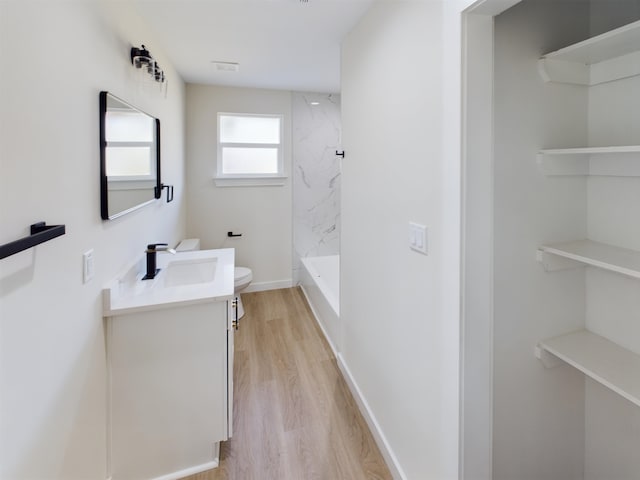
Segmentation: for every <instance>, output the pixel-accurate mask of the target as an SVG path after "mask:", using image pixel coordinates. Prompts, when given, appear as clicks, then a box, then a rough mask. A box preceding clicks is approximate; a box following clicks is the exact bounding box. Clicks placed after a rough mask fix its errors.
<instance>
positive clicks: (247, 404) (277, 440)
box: [188, 288, 392, 480]
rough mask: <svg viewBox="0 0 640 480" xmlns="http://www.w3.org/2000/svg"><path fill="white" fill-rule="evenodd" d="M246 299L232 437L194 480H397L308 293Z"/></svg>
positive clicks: (237, 356) (238, 344)
mask: <svg viewBox="0 0 640 480" xmlns="http://www.w3.org/2000/svg"><path fill="white" fill-rule="evenodd" d="M242 300H243V303H244V309H245V316H244V317H243V318H242V319H241V320H240V329H239V330H238V331H236V336H235V372H234V412H233V416H234V422H233V430H234V432H233V433H234V434H233V438H232V439H230V440H229V441H227V442H223V443H222V447H221V452H220V457H221V461H220V466H219V467H218V468H216V469H214V470H209V471H207V472H203V473H200V474H197V475H192V476H190V477H188V480H361V479H362V480H365V479H366V480H383V479H391V478H392V476H391V474H390V472H389V470H388V468H387V466H386V465H385V462H384V460H383V459H382V456H381V455H380V452H379V450H378V447H377V446H376V444H375V442H374V440H373V438H372V436H371V433H370V431H369V429H368V427H367V424H366V423H365V421H364V419H363V418H362V416H361V414H360V412H359V410H358V407H357V405H356V403H355V401H354V399H353V397H352V396H351V392H350V391H349V388H348V387H347V385H346V383H345V381H344V379H343V378H342V376H341V374H340V371H339V370H338V367H337V364H336V360H335V358H334V356H333V353H332V351H331V349H330V348H329V346H328V344H327V342H326V340H325V339H324V337H323V335H322V333H321V331H320V329H319V327H318V325H317V324H316V322H315V319H314V317H313V314H312V313H311V311H310V309H309V306H308V305H307V303H306V300H305V298H304V295H303V293H302V291H301V290H300V289H299V288H288V289H282V290H271V291H266V292H254V293H247V294H243V295H242Z"/></svg>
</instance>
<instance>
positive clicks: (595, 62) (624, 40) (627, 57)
mask: <svg viewBox="0 0 640 480" xmlns="http://www.w3.org/2000/svg"><path fill="white" fill-rule="evenodd" d="M639 59H640V21H637V22H633V23H630V24H628V25H625V26H623V27H620V28H617V29H615V30H611V31H609V32H606V33H603V34H602V35H598V36H596V37H592V38H589V39H587V40H585V41H583V42H579V43H576V44H573V45H569V46H568V47H565V48H562V49H560V50H556V51H555V52H550V53H547V54H546V55H544V56H542V58H541V59H540V63H539V67H540V74H541V75H542V77H543V78H544V80H545V81H552V82H560V83H575V84H579V85H589V86H590V85H597V84H599V83H605V82H610V81H613V80H619V79H622V78H627V77H632V76H635V75H640V62H639V61H638V60H639Z"/></svg>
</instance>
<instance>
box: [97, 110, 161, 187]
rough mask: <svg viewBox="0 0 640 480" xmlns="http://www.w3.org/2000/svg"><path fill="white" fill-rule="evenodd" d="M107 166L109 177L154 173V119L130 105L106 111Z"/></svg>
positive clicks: (144, 176)
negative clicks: (129, 106) (127, 107)
mask: <svg viewBox="0 0 640 480" xmlns="http://www.w3.org/2000/svg"><path fill="white" fill-rule="evenodd" d="M106 123H107V128H106V139H105V140H106V146H107V147H108V148H107V149H106V156H107V159H106V167H107V171H106V174H107V177H109V180H110V181H119V180H147V179H149V178H150V177H151V176H152V175H155V142H154V121H153V119H152V118H150V117H148V116H146V115H142V114H140V113H139V112H133V111H131V110H130V109H127V110H124V109H123V110H117V109H114V108H110V109H109V111H107V113H106Z"/></svg>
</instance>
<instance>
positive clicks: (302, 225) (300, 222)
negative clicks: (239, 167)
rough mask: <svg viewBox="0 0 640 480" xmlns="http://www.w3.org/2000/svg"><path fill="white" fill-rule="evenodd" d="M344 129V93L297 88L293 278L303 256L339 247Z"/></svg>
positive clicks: (295, 279) (330, 252) (335, 250)
mask: <svg viewBox="0 0 640 480" xmlns="http://www.w3.org/2000/svg"><path fill="white" fill-rule="evenodd" d="M313 103H316V105H314V104H313ZM341 130H342V125H341V120H340V95H336V94H326V93H309V92H307V93H302V92H294V93H293V145H292V148H293V168H292V170H293V171H292V178H293V283H294V284H297V283H298V278H299V275H298V272H299V269H300V258H302V257H313V256H320V255H337V254H339V253H340V184H341V179H340V169H341V157H339V156H337V155H336V154H335V152H336V149H337V147H338V144H339V143H340V133H341Z"/></svg>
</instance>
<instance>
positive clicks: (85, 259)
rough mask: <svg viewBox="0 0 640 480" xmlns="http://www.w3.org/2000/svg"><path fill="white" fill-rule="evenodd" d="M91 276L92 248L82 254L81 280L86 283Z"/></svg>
mask: <svg viewBox="0 0 640 480" xmlns="http://www.w3.org/2000/svg"><path fill="white" fill-rule="evenodd" d="M92 278H93V249H91V250H88V251H86V252H84V253H83V254H82V281H83V282H84V283H87V282H89V281H91V279H92Z"/></svg>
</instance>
